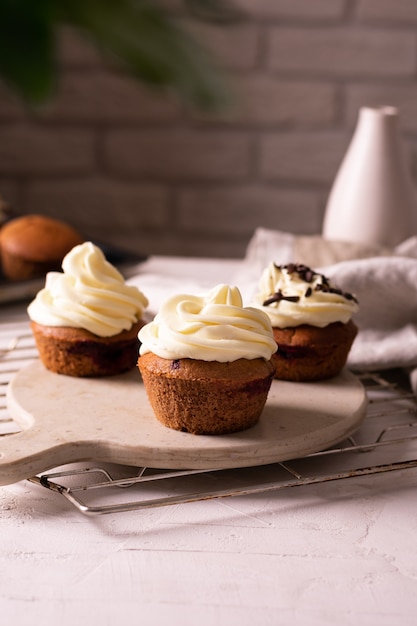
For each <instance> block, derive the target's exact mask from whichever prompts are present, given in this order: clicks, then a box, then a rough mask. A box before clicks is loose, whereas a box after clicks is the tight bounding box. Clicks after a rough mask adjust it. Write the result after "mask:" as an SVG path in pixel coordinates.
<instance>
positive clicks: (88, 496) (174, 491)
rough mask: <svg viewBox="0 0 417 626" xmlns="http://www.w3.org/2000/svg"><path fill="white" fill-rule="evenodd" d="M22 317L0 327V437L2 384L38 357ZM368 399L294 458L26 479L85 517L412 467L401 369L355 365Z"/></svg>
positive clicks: (2, 429)
mask: <svg viewBox="0 0 417 626" xmlns="http://www.w3.org/2000/svg"><path fill="white" fill-rule="evenodd" d="M36 356H37V354H36V349H35V346H34V343H33V340H32V336H31V334H30V333H29V332H28V328H27V325H26V323H25V322H17V323H11V324H3V325H2V327H1V331H0V438H1V437H3V436H4V437H6V436H8V435H10V434H12V433H14V432H19V430H20V428H19V427H18V425H17V424H16V423H15V422H14V421H13V419H12V418H11V417H10V416H9V414H8V410H7V405H6V396H5V394H6V388H7V384H8V382H9V380H10V378H11V376H12V375H13V373H14V372H16V371H18V370H19V369H20V368H21V367H23V366H24V365H25V364H26V363H28V362H30V361H31V360H32V359H33V358H36ZM357 375H358V377H359V378H360V379H361V381H362V383H363V385H364V386H365V389H366V392H367V396H368V400H369V405H368V411H367V416H366V418H365V420H364V422H363V423H362V425H361V427H360V428H359V429H358V430H357V431H356V432H355V433H354V436H350V437H349V438H347V439H346V440H345V441H343V442H341V443H340V444H339V445H338V446H336V447H333V448H331V449H328V450H324V451H322V452H318V453H314V454H310V455H308V456H306V457H303V458H299V459H294V460H293V461H291V462H285V463H276V464H274V465H269V466H260V467H251V468H241V469H233V470H218V469H215V468H214V469H213V470H210V471H208V470H192V471H166V470H155V469H152V468H145V467H142V468H132V467H124V466H115V465H110V464H103V465H101V466H99V467H96V466H92V465H88V464H73V465H68V466H65V467H62V468H56V469H55V470H53V471H50V472H47V473H45V474H42V475H38V476H34V477H32V478H30V479H29V481H30V482H31V483H34V484H36V485H40V486H42V487H43V488H46V489H48V490H50V491H51V492H53V493H55V494H58V495H61V496H63V497H64V498H65V499H66V500H67V501H68V502H70V503H71V504H72V505H73V506H74V507H75V508H76V509H77V510H78V511H80V512H81V513H83V514H84V515H87V516H97V515H103V514H108V513H121V512H127V511H133V510H140V509H144V508H151V507H162V506H169V505H174V504H183V503H186V502H195V501H199V500H208V499H214V498H225V497H232V496H245V495H249V494H260V493H266V492H272V491H278V490H282V489H288V488H290V487H301V486H304V487H305V486H308V485H312V484H318V483H324V482H329V481H335V480H343V479H349V478H352V477H358V476H366V475H371V474H383V473H386V472H392V471H398V470H405V469H413V468H416V467H417V398H416V396H415V395H414V394H413V393H412V391H411V389H410V387H409V384H408V378H407V376H406V374H405V373H404V372H403V371H399V370H395V371H386V372H357Z"/></svg>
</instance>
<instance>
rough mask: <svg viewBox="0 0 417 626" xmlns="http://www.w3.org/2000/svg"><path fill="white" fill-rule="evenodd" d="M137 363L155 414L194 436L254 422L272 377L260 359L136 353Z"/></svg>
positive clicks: (234, 429)
mask: <svg viewBox="0 0 417 626" xmlns="http://www.w3.org/2000/svg"><path fill="white" fill-rule="evenodd" d="M138 367H139V370H140V373H141V375H142V379H143V383H144V385H145V388H146V393H147V396H148V399H149V402H150V405H151V407H152V409H153V411H154V414H155V417H156V418H157V419H158V420H159V421H160V422H161V423H162V424H163V425H164V426H167V427H169V428H172V429H174V430H180V431H184V432H188V433H193V434H195V435H224V434H228V433H233V432H238V431H241V430H245V429H247V428H250V427H251V426H254V425H255V424H256V423H257V422H258V420H259V418H260V415H261V413H262V410H263V408H264V406H265V402H266V399H267V395H268V391H269V389H270V386H271V383H272V379H273V377H274V372H275V369H274V366H273V364H272V362H271V361H265V360H264V359H261V358H259V359H253V360H248V359H239V360H237V361H233V362H228V363H218V362H213V361H200V360H196V359H178V360H170V359H163V358H161V357H158V356H156V355H155V354H153V353H147V354H144V355H142V356H140V357H139V359H138Z"/></svg>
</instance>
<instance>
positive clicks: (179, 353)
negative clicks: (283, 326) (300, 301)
mask: <svg viewBox="0 0 417 626" xmlns="http://www.w3.org/2000/svg"><path fill="white" fill-rule="evenodd" d="M139 339H140V341H141V342H142V346H141V348H140V353H141V354H145V353H146V352H153V353H154V354H156V355H158V356H160V357H162V358H164V359H183V358H190V359H199V360H202V361H219V362H221V363H225V362H229V361H236V360H237V359H256V358H260V357H261V358H264V359H267V360H269V359H270V358H271V356H272V354H273V353H274V352H276V349H277V346H276V343H275V341H274V339H273V335H272V328H271V324H270V322H269V319H268V317H267V316H266V315H265V314H264V313H263V312H262V311H258V310H257V309H254V308H250V307H243V305H242V296H241V294H240V291H239V289H238V288H237V287H229V286H228V285H218V286H217V287H214V288H213V289H212V290H211V291H209V292H208V293H207V294H206V295H205V296H201V297H199V296H193V295H184V294H180V295H177V296H174V297H172V298H170V299H168V300H167V301H166V302H165V303H164V304H163V305H162V306H161V308H160V310H159V312H158V314H157V315H156V316H155V318H154V320H153V321H152V322H150V323H149V324H147V325H146V326H143V327H142V328H141V330H140V331H139Z"/></svg>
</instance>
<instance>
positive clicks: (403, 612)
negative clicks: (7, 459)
mask: <svg viewBox="0 0 417 626" xmlns="http://www.w3.org/2000/svg"><path fill="white" fill-rule="evenodd" d="M191 266H192V267H193V271H195V272H196V275H200V272H201V271H202V269H203V266H204V271H205V276H206V278H207V277H210V276H212V277H213V276H214V277H215V276H219V272H220V274H221V279H220V281H219V282H228V281H229V279H231V278H232V277H233V274H234V272H235V270H236V264H235V263H234V262H232V261H225V262H221V263H214V262H208V261H207V262H206V263H205V262H203V261H199V260H196V261H195V262H194V261H193V262H191V263H190V262H189V261H186V262H184V261H181V260H178V261H176V260H174V259H172V260H170V263H169V264H168V267H169V268H170V272H172V274H173V275H176V274H179V273H180V272H184V273H188V272H189V271H190V267H191ZM166 267H167V263H166V260H165V259H160V258H157V259H152V260H151V261H150V262H147V263H146V264H145V265H144V266H143V267H142V269H141V271H142V272H145V273H147V274H148V273H149V274H153V273H155V272H156V273H157V272H158V271H160V270H161V269H163V268H166ZM13 320H22V324H23V325H25V324H26V317H25V311H24V307H22V306H16V307H3V308H2V309H1V310H0V322H1V325H0V331H1V330H2V329H3V330H4V329H7V328H8V324H10V323H11V322H12V321H13ZM270 471H271V470H270V469H269V468H265V470H264V472H265V476H264V478H265V481H267V480H268V478H269V479H270V480H271V479H272V477H271V476H268V472H270ZM416 486H417V472H416V470H415V469H406V470H401V471H395V472H389V473H384V474H381V475H370V476H362V477H355V478H349V479H347V480H338V481H333V482H326V483H322V484H317V485H308V486H302V487H296V488H292V489H284V490H281V491H273V492H267V493H261V494H256V495H245V496H235V497H232V498H222V499H213V500H205V501H197V502H192V503H186V504H178V505H170V506H167V507H157V508H149V509H144V510H140V511H132V512H125V513H114V514H109V515H104V516H99V517H94V518H92V517H86V516H83V515H82V514H81V513H80V512H79V511H77V510H76V509H74V508H73V507H72V506H71V505H70V504H69V503H68V502H67V501H66V500H65V499H64V498H62V497H61V496H60V495H59V494H56V493H52V492H50V491H49V490H47V489H44V488H43V487H41V486H38V485H34V484H32V483H30V482H28V481H23V482H20V483H17V484H13V485H9V486H5V487H1V488H0V618H1V623H2V624H11V625H12V624H13V625H15V626H23V625H26V624H28V625H29V624H30V625H31V626H33V625H34V624H35V625H37V624H44V625H45V624H46V625H49V624H54V625H55V624H59V625H60V626H66V625H68V626H74V625H75V624H103V625H107V624H109V625H113V624H132V623H135V624H136V623H137V624H141V625H144V626H147V625H154V624H155V625H158V626H159V625H161V624H163V623H167V624H172V625H178V626H180V625H181V626H196V625H199V626H206V625H207V626H208V625H216V626H219V625H221V624H228V625H240V626H242V625H243V626H244V625H253V624H262V625H281V624H282V625H284V624H285V625H286V624H291V625H292V626H298V625H300V626H301V625H302V626H309V625H322V624H323V625H324V624H329V625H332V626H333V625H335V624H337V625H338V626H344V625H353V624H355V625H367V626H374V625H375V626H376V625H378V626H392V625H397V624H401V625H402V626H407V625H414V624H416V623H417V617H416V615H417V498H416Z"/></svg>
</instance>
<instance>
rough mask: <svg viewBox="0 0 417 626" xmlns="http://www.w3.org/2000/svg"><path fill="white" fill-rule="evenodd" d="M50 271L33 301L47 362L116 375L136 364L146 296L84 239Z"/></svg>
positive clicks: (67, 370) (70, 372) (64, 370)
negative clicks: (60, 269)
mask: <svg viewBox="0 0 417 626" xmlns="http://www.w3.org/2000/svg"><path fill="white" fill-rule="evenodd" d="M62 270H63V271H62V272H48V274H47V275H46V281H45V287H44V288H43V289H41V291H39V292H38V294H37V295H36V297H35V299H34V300H33V302H31V303H30V305H29V306H28V315H29V318H30V320H31V328H32V331H33V335H34V337H35V341H36V345H37V348H38V351H39V356H40V359H41V361H42V363H43V364H44V365H45V367H46V368H47V369H49V370H51V371H53V372H56V373H58V374H66V375H67V376H78V377H84V376H112V375H114V374H120V373H122V372H125V371H127V370H129V369H132V368H133V367H136V362H137V358H138V353H139V341H138V336H137V335H138V332H139V330H140V328H141V327H142V326H143V325H144V321H143V319H142V317H143V313H144V309H145V308H146V307H147V305H148V300H147V298H146V297H145V296H144V295H143V294H142V293H141V291H140V290H139V289H138V288H137V287H134V286H129V285H126V283H125V280H124V278H123V276H122V275H121V274H120V273H119V271H118V270H117V269H116V268H115V267H113V265H111V264H110V263H109V262H108V261H107V260H106V258H105V256H104V254H103V252H102V251H101V250H100V248H98V247H97V246H95V245H94V244H92V243H91V242H85V243H83V244H80V245H78V246H75V248H73V249H72V250H71V251H70V252H69V253H68V254H67V255H66V256H65V258H64V260H63V262H62Z"/></svg>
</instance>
